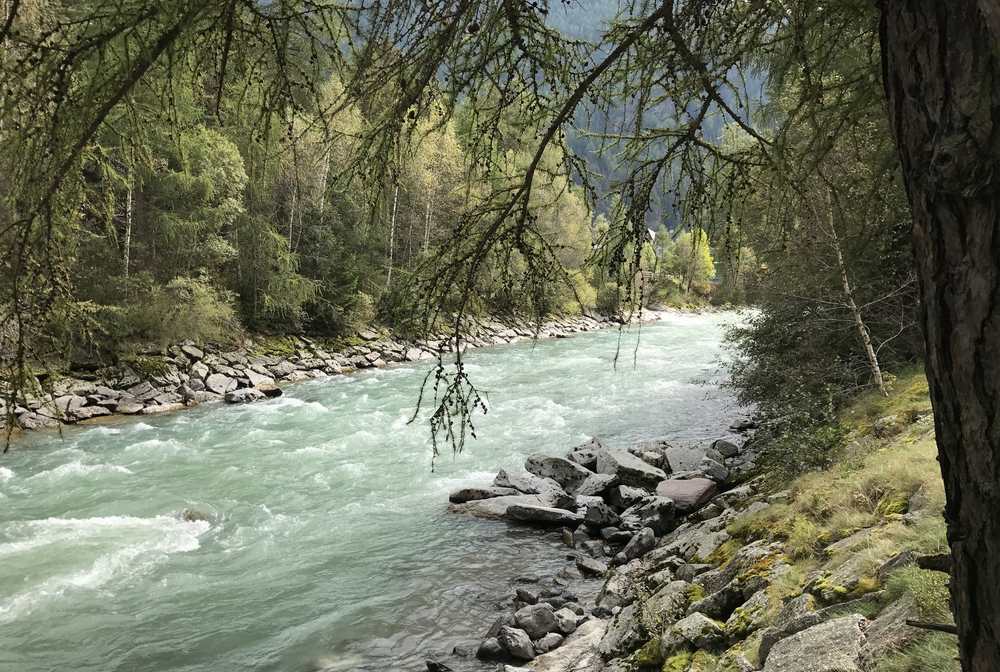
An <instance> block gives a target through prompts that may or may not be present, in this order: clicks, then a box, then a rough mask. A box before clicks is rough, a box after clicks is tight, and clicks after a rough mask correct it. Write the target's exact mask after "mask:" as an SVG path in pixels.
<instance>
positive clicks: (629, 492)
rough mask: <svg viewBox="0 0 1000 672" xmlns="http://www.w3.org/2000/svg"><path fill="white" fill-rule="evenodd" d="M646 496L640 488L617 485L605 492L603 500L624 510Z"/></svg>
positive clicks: (646, 493) (647, 494)
mask: <svg viewBox="0 0 1000 672" xmlns="http://www.w3.org/2000/svg"><path fill="white" fill-rule="evenodd" d="M648 496H649V493H648V492H646V491H645V490H643V489H641V488H634V487H632V486H630V485H617V486H614V487H612V488H610V489H609V490H608V491H607V494H606V495H605V499H607V502H608V504H610V505H611V506H613V507H615V508H617V509H622V510H624V509H627V508H629V507H630V506H632V505H633V504H635V503H636V502H638V501H640V500H642V499H644V498H645V497H648Z"/></svg>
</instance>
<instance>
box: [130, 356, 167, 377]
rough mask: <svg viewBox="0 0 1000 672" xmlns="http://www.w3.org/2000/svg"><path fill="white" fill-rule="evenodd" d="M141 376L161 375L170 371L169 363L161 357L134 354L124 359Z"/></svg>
mask: <svg viewBox="0 0 1000 672" xmlns="http://www.w3.org/2000/svg"><path fill="white" fill-rule="evenodd" d="M124 362H125V363H126V364H128V366H129V367H130V368H131V369H132V370H133V371H135V372H136V373H137V374H139V376H140V377H142V378H152V377H153V376H162V375H165V374H166V373H167V372H168V371H170V365H169V364H168V363H167V362H166V361H165V360H164V359H163V358H161V357H149V356H146V355H135V356H133V357H128V358H127V359H125V360H124Z"/></svg>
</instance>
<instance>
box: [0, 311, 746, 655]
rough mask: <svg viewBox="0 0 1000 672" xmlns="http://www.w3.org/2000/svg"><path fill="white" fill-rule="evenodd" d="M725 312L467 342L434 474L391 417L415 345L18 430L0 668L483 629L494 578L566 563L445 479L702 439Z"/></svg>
mask: <svg viewBox="0 0 1000 672" xmlns="http://www.w3.org/2000/svg"><path fill="white" fill-rule="evenodd" d="M732 319H733V316H732V315H727V314H711V315H701V316H697V315H668V316H667V317H666V318H665V319H664V320H663V321H661V322H659V323H656V324H652V325H646V326H644V327H643V328H642V330H641V338H639V340H638V350H637V351H636V343H637V340H636V334H637V331H636V330H634V329H633V330H632V331H630V332H629V333H627V334H626V335H625V336H624V337H623V339H622V343H621V357H620V358H619V362H618V366H617V368H615V367H613V366H612V359H613V357H614V355H615V351H616V347H617V346H616V344H617V341H618V338H619V334H618V332H617V331H616V330H614V329H611V330H604V331H601V332H593V333H588V334H581V335H578V336H575V337H573V338H570V339H558V340H548V341H541V342H538V343H535V344H532V343H524V344H519V345H510V346H503V347H497V348H490V349H483V350H477V351H474V352H470V353H469V354H468V357H467V362H468V363H467V369H468V371H469V373H470V375H471V376H472V378H473V380H474V382H475V383H477V385H478V386H480V387H481V388H482V389H484V390H486V391H487V392H488V399H489V413H488V414H487V415H486V416H485V417H480V418H478V420H477V433H478V438H477V439H476V440H470V441H469V442H468V443H467V445H466V448H465V451H464V452H463V453H462V454H461V455H459V456H455V457H453V456H452V455H450V454H447V455H444V456H442V457H441V458H439V460H438V462H437V465H436V469H435V470H434V471H433V472H432V471H431V469H430V453H431V451H430V439H429V436H428V432H427V428H426V425H425V424H417V423H415V424H412V425H408V424H407V419H408V418H409V417H410V415H411V413H412V410H413V407H414V404H415V401H416V396H417V392H418V389H419V385H420V381H421V380H422V379H423V376H424V374H425V373H426V371H427V369H428V368H429V366H430V364H429V363H427V362H420V363H417V364H416V365H410V366H400V367H394V368H389V369H382V370H372V371H367V372H364V373H359V374H356V375H352V376H341V377H335V378H330V379H327V380H320V381H311V382H307V383H302V384H298V385H294V386H290V387H288V388H286V390H285V392H286V393H285V395H284V396H283V397H281V398H278V399H274V400H269V401H266V402H262V403H258V404H254V405H249V406H242V407H222V406H219V405H205V406H202V407H199V408H197V409H193V410H190V411H186V412H182V413H178V414H174V415H170V416H164V417H149V418H146V417H144V418H141V419H138V418H128V419H117V420H116V421H113V422H109V423H105V424H101V425H91V426H80V427H73V428H66V429H64V430H63V433H62V436H61V437H60V436H59V435H58V434H56V433H52V432H49V433H44V434H43V433H39V434H35V435H32V436H28V437H25V438H23V439H21V440H19V441H18V442H17V444H16V445H15V446H14V448H13V449H12V451H11V452H10V453H9V454H7V455H5V456H3V457H2V458H0V670H3V671H4V672H7V671H8V670H9V671H10V672H15V671H17V672H41V671H48V670H74V672H85V671H86V672H116V671H120V672H125V671H128V672H134V671H141V672H146V671H149V672H160V671H166V670H171V671H178V672H180V671H184V672H228V671H234V672H235V671H237V670H240V671H243V670H260V671H272V670H273V671H277V670H281V671H285V670H288V671H302V670H305V669H308V667H309V665H311V664H312V662H311V661H317V660H322V661H324V664H329V665H331V666H332V667H333V668H334V669H343V670H370V671H372V672H374V671H376V670H379V671H385V670H414V671H416V670H420V669H423V665H422V661H423V660H424V659H425V658H426V657H428V656H429V655H432V654H443V653H447V652H448V651H450V650H451V647H452V646H454V645H455V644H458V643H463V642H469V641H470V640H476V639H477V638H478V637H480V636H481V634H482V632H483V631H484V630H485V628H486V627H487V626H488V625H489V622H490V620H491V618H492V614H493V613H494V605H495V603H496V602H497V601H498V600H500V599H501V598H502V597H503V596H504V594H506V593H508V592H509V591H510V585H509V583H508V582H509V580H510V579H511V577H513V576H515V575H517V574H519V573H536V574H537V573H539V572H545V571H552V572H554V571H556V570H557V569H558V568H560V567H563V566H565V565H566V564H567V561H566V560H565V552H566V549H565V547H561V546H560V544H559V542H558V539H557V537H556V536H555V535H540V534H537V533H534V532H530V531H525V530H520V529H515V528H510V527H508V526H507V525H506V524H504V523H501V522H491V521H480V520H474V519H471V518H468V517H464V516H459V515H455V514H449V513H447V511H446V501H447V493H448V492H449V491H450V490H452V489H454V488H456V487H458V486H461V485H466V484H482V483H484V482H487V481H489V480H491V479H492V477H493V475H494V474H495V473H496V470H497V469H498V468H500V467H505V468H511V467H518V466H519V465H520V464H521V463H523V460H524V458H525V456H526V455H528V454H530V453H533V452H546V453H551V454H557V453H559V454H561V453H563V452H565V451H566V450H567V449H568V448H570V447H572V446H574V445H576V444H579V443H582V442H584V441H586V440H587V439H588V438H589V437H590V436H592V435H597V436H600V437H602V439H604V440H606V442H608V443H611V444H614V445H625V444H628V443H629V442H631V441H636V440H640V439H644V438H658V437H667V438H673V439H675V440H678V441H707V440H709V439H711V438H715V437H716V436H721V435H722V434H724V433H725V427H726V426H727V425H728V424H729V422H730V421H731V420H732V419H733V418H734V417H735V416H736V415H737V414H738V413H737V411H738V409H737V408H736V406H735V403H734V401H733V399H732V398H731V396H730V395H729V394H728V393H727V392H726V391H724V390H722V389H720V388H719V387H718V381H719V379H720V377H721V376H722V373H721V372H720V370H719V366H720V358H722V357H723V351H722V348H721V339H722V328H723V325H724V324H725V323H726V322H727V321H729V320H732ZM633 354H635V355H636V357H635V363H634V364H633ZM184 509H191V510H196V511H199V512H203V513H205V514H207V517H208V520H196V521H191V522H189V521H185V520H183V519H182V518H181V517H180V516H178V512H179V511H182V510H184Z"/></svg>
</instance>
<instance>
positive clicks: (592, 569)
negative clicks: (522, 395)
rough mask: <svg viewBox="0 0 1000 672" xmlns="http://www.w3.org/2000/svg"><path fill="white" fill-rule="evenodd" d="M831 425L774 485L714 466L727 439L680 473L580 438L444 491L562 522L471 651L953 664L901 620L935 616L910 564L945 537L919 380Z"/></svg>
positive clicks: (922, 574) (797, 670) (827, 671)
mask: <svg viewBox="0 0 1000 672" xmlns="http://www.w3.org/2000/svg"><path fill="white" fill-rule="evenodd" d="M840 422H841V425H842V427H841V428H842V429H844V430H845V431H846V432H847V433H848V442H847V446H848V447H847V448H846V449H845V452H844V454H843V455H841V456H840V459H839V461H838V463H837V464H836V466H834V467H832V468H831V469H829V470H826V471H824V472H820V473H814V474H808V475H805V476H802V477H800V478H798V479H796V480H794V481H793V482H791V483H786V484H776V483H773V482H768V481H766V480H765V479H764V478H763V477H761V476H755V477H751V478H750V479H749V480H745V481H743V482H740V477H739V476H738V475H737V476H735V477H733V476H731V475H730V474H731V473H732V472H733V471H734V470H733V469H732V468H733V467H734V466H735V464H734V461H735V462H738V463H743V464H745V463H746V458H745V457H744V456H745V455H746V454H747V453H748V450H747V448H746V447H744V446H743V445H738V443H736V442H732V441H725V442H724V443H722V442H716V444H715V445H714V446H713V447H711V448H709V449H708V451H710V452H709V455H708V456H707V457H706V458H705V460H706V462H705V463H704V464H703V465H701V466H703V467H705V468H701V469H698V470H695V471H688V472H685V473H677V472H674V473H671V471H670V464H669V453H670V447H669V444H665V443H662V442H651V443H649V444H647V445H643V446H636V447H633V448H632V449H630V450H627V451H622V450H610V449H607V448H605V447H603V446H601V445H600V443H599V442H596V441H595V442H592V443H590V444H587V445H584V446H580V447H578V448H576V449H574V450H572V451H571V452H570V453H568V454H567V455H566V457H565V458H552V457H550V458H542V457H529V458H528V460H527V461H526V463H525V467H526V473H522V474H509V473H501V474H499V475H498V477H497V479H496V480H495V481H494V483H493V485H492V486H489V487H484V488H479V489H465V490H461V491H457V492H455V493H453V495H452V504H451V505H450V506H451V508H452V510H453V511H457V512H461V513H472V514H477V515H487V516H496V517H500V518H502V519H505V520H507V521H509V522H510V523H512V524H514V525H524V524H531V525H535V526H548V527H552V526H555V527H556V528H559V527H562V528H563V536H564V538H565V543H566V544H567V546H569V547H571V548H572V550H571V551H569V554H568V558H569V559H570V564H569V565H568V567H567V568H564V570H561V572H560V573H559V574H558V575H557V576H555V577H546V578H545V579H542V582H541V588H539V587H538V584H534V583H533V584H528V585H522V586H517V587H516V588H515V591H514V593H513V594H512V596H511V599H510V603H509V608H508V609H506V610H504V611H503V612H502V613H500V614H499V615H498V617H497V620H496V621H495V622H494V623H493V625H492V626H490V627H489V629H488V630H486V631H485V637H484V639H483V640H482V641H481V643H480V645H479V647H478V649H477V655H478V656H479V657H480V658H486V659H490V660H497V661H499V662H500V663H501V669H503V670H506V671H507V672H515V671H516V670H520V669H522V668H520V667H518V666H519V665H524V664H527V669H531V670H536V672H602V671H608V672H655V671H662V672H752V671H757V670H763V671H764V672H951V671H952V670H957V669H958V666H957V662H956V661H955V655H956V651H957V649H956V646H955V640H954V637H953V636H951V635H947V634H943V633H940V632H938V633H934V632H928V631H927V630H924V629H920V628H917V627H913V626H911V625H909V624H908V621H910V622H913V621H919V622H927V621H930V622H932V623H945V624H946V623H948V622H950V620H949V619H950V615H949V611H948V607H947V587H946V582H947V576H946V575H945V574H942V573H940V572H935V571H930V570H925V569H921V567H920V565H928V561H927V560H924V558H934V557H936V556H937V555H938V554H940V553H943V552H946V551H947V546H946V544H945V532H944V523H943V520H942V519H941V516H940V508H941V506H942V503H943V489H942V486H941V481H940V474H939V472H938V469H937V464H936V461H935V459H934V457H935V454H936V453H935V447H934V438H933V424H932V418H931V416H930V406H929V402H928V400H927V393H926V382H925V381H924V380H923V378H922V375H920V374H912V375H910V376H907V377H904V378H903V379H901V380H900V381H898V382H897V384H896V387H895V389H894V392H893V395H892V397H891V398H890V399H888V400H883V399H881V398H880V397H875V396H871V397H865V398H862V399H860V400H858V401H857V402H856V403H855V404H853V405H852V406H851V407H850V408H849V409H847V411H846V412H845V413H844V414H843V416H842V418H841V421H840ZM720 449H722V450H720ZM726 455H729V457H726ZM716 457H721V458H723V462H725V464H722V465H721V466H723V467H724V470H719V471H717V470H716V465H718V464H721V463H720V462H718V461H717V460H715V459H714V458H716ZM713 463H714V464H713ZM713 472H715V473H713ZM727 472H729V473H727ZM737 473H738V472H737ZM743 473H744V474H747V472H746V471H744V472H743ZM511 488H513V490H515V491H516V492H511V491H510V490H511ZM470 498H474V499H471V500H470ZM533 500H537V501H533ZM574 574H576V575H577V577H576V578H577V579H578V580H583V579H584V578H585V577H588V578H589V579H590V580H591V581H592V582H595V583H597V584H598V585H599V586H600V587H599V589H593V588H592V589H591V590H590V591H588V592H590V593H596V595H597V597H596V599H595V600H594V601H593V602H591V603H588V604H585V603H582V602H580V601H576V600H575V599H574V598H576V595H575V594H574V593H573V591H571V590H568V589H567V588H566V587H565V586H566V583H565V582H566V578H567V577H568V576H573V575H574ZM441 664H445V665H447V663H446V662H445V663H441V662H438V661H433V662H430V663H428V669H430V670H441V669H446V668H442V667H440V665H441ZM459 667H460V664H459Z"/></svg>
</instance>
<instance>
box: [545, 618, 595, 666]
mask: <svg viewBox="0 0 1000 672" xmlns="http://www.w3.org/2000/svg"><path fill="white" fill-rule="evenodd" d="M606 630H607V622H606V621H603V620H601V619H597V618H594V619H590V620H589V621H587V622H586V623H582V624H581V625H580V627H579V628H577V629H576V632H574V633H573V634H572V635H569V636H568V637H566V639H565V640H563V643H562V645H561V646H560V647H559V648H558V649H556V650H555V651H552V652H551V653H546V654H545V655H542V656H539V657H538V658H536V659H535V660H534V661H533V662H532V663H531V667H532V669H533V670H534V671H535V672H600V670H602V669H604V664H603V661H602V660H601V657H600V655H599V654H598V651H597V647H598V643H599V642H600V641H601V640H602V638H603V637H604V633H605V631H606Z"/></svg>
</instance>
